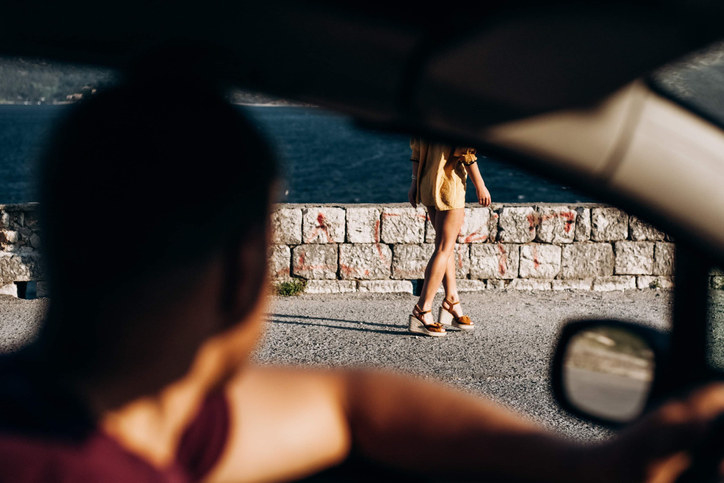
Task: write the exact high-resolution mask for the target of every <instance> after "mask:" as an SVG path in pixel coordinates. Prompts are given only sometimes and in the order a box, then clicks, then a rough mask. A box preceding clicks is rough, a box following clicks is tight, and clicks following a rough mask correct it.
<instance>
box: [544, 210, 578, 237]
mask: <svg viewBox="0 0 724 483" xmlns="http://www.w3.org/2000/svg"><path fill="white" fill-rule="evenodd" d="M537 212H538V220H539V224H538V228H537V230H536V237H535V239H536V240H537V241H540V242H543V243H555V244H561V243H573V240H574V239H575V236H576V216H577V213H576V212H575V211H574V210H571V209H570V208H568V207H567V206H540V207H538V209H537Z"/></svg>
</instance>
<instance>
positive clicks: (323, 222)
mask: <svg viewBox="0 0 724 483" xmlns="http://www.w3.org/2000/svg"><path fill="white" fill-rule="evenodd" d="M320 232H321V233H322V234H323V235H324V236H325V238H326V239H327V243H333V242H334V240H333V239H332V236H331V235H330V234H329V225H328V224H327V219H326V218H325V217H324V214H322V213H318V214H317V226H316V227H314V230H312V233H311V234H310V235H309V236H308V237H307V243H310V242H312V241H313V240H314V239H315V238H317V237H318V236H319V233H320Z"/></svg>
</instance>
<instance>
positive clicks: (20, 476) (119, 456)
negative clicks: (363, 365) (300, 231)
mask: <svg viewBox="0 0 724 483" xmlns="http://www.w3.org/2000/svg"><path fill="white" fill-rule="evenodd" d="M139 78H140V79H142V80H139V81H134V80H133V78H132V77H131V79H130V80H128V81H126V82H125V83H124V84H122V85H121V86H120V87H116V88H113V89H109V90H108V91H106V92H103V93H100V94H98V95H97V96H96V97H95V98H92V99H91V100H89V101H87V102H83V103H82V104H81V105H79V106H77V107H74V108H73V111H72V114H71V115H70V117H69V118H68V119H67V121H66V122H65V123H64V124H63V126H62V127H61V128H60V129H59V130H58V131H57V133H56V136H55V143H54V144H53V146H52V149H51V150H50V152H49V153H48V155H47V162H46V165H45V167H44V172H43V181H42V193H43V194H42V197H41V202H42V204H41V205H40V210H41V221H42V223H43V229H44V232H43V234H44V240H43V241H44V245H45V247H44V248H45V256H46V260H47V264H48V266H47V268H48V274H49V282H50V284H51V285H50V288H51V293H52V298H51V300H50V305H49V309H48V313H47V320H46V322H45V324H44V326H43V328H42V330H41V332H40V334H39V336H38V337H37V339H36V340H35V341H34V343H33V344H32V345H31V346H29V347H28V348H26V349H25V350H23V351H21V352H20V353H17V354H14V355H9V356H5V357H4V358H3V360H2V364H1V365H0V404H1V407H2V411H0V419H1V420H2V430H1V431H0V480H1V481H13V482H26V481H104V482H113V481H124V482H128V481H134V482H140V481H174V482H180V481H188V480H198V479H205V480H207V481H235V480H286V479H294V478H300V477H303V476H306V475H310V474H313V473H315V472H318V471H320V470H323V469H325V468H329V467H333V466H334V465H337V464H339V463H342V462H344V461H346V460H348V461H356V462H362V463H363V465H362V466H361V467H370V466H371V465H373V464H374V465H377V466H378V467H382V468H389V469H390V470H399V471H402V472H405V473H408V472H409V473H411V474H423V475H425V476H434V475H440V476H442V477H444V478H446V479H456V478H461V479H489V478H494V479H502V480H505V481H516V480H535V481H557V482H562V481H574V482H580V481H638V480H648V481H671V479H672V478H673V477H674V476H675V475H676V474H677V473H679V472H680V471H681V470H682V469H683V468H684V467H686V464H687V458H688V456H687V454H688V453H687V450H689V449H691V448H695V447H696V445H697V443H699V442H700V441H701V440H702V438H704V437H705V436H706V432H707V424H708V423H709V422H710V421H712V420H713V418H715V417H716V416H717V415H719V414H720V413H721V412H722V411H724V388H722V386H721V385H711V386H708V387H706V388H703V389H700V390H698V391H697V392H695V393H693V395H690V396H688V397H686V398H685V399H682V400H680V401H676V402H672V403H669V404H668V405H666V406H664V407H662V408H660V409H659V410H657V411H656V412H654V413H652V414H651V415H649V416H647V417H646V418H644V419H643V420H642V421H640V422H639V423H637V424H635V425H633V426H631V427H630V429H628V430H626V431H625V432H623V433H622V434H620V435H618V436H617V437H615V438H613V439H611V440H609V441H606V442H601V443H598V444H595V445H591V446H582V445H579V444H577V443H575V442H572V441H569V440H567V439H565V438H563V437H561V436H559V435H557V434H555V433H553V432H551V431H549V430H547V429H544V428H542V427H540V426H539V425H537V424H535V423H533V422H530V421H529V420H527V419H525V418H523V417H522V416H521V415H518V414H515V413H513V412H511V411H509V410H507V409H504V408H502V407H500V406H498V405H496V404H494V403H492V402H490V401H488V400H485V399H483V398H480V397H474V396H472V395H469V394H466V393H463V392H460V391H458V390H455V389H452V388H450V387H446V386H445V385H443V384H442V383H433V382H425V381H422V380H418V379H415V378H413V377H409V376H402V375H397V374H394V373H389V372H384V371H379V372H378V371H373V370H312V369H304V368H299V367H270V366H258V365H255V364H254V363H253V362H251V361H250V360H249V359H250V354H251V353H252V351H253V349H254V347H255V345H256V344H257V342H258V341H259V338H260V335H261V333H262V331H263V326H264V319H265V310H266V307H267V301H268V297H267V293H266V287H267V286H268V283H267V279H266V276H267V273H266V263H265V261H266V253H267V252H266V250H267V244H268V238H269V225H268V218H269V209H270V200H272V199H273V196H274V181H275V168H274V164H273V161H272V156H271V155H270V153H269V151H268V150H267V148H266V146H265V145H264V144H263V143H262V141H260V138H259V136H258V135H257V134H256V133H255V132H254V130H253V129H252V128H251V127H250V126H249V125H248V124H247V122H246V121H245V120H244V119H243V118H242V117H241V115H240V113H239V112H238V110H237V109H235V108H233V107H232V106H230V105H229V104H227V103H226V101H225V99H224V97H223V96H221V95H219V94H217V93H216V92H215V91H214V90H213V89H211V88H209V87H208V86H206V85H205V84H204V82H201V81H199V82H196V81H193V80H190V79H187V80H183V79H182V77H181V76H178V75H177V76H174V75H171V74H169V75H168V76H165V77H163V76H162V77H159V78H153V77H152V76H151V75H150V74H146V75H145V76H141V77H139ZM156 87H158V89H156ZM359 467H360V466H358V468H359Z"/></svg>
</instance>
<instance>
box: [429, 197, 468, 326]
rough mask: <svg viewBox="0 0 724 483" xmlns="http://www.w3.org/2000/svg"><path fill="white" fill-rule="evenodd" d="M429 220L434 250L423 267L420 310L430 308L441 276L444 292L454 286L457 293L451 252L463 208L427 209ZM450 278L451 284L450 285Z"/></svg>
mask: <svg viewBox="0 0 724 483" xmlns="http://www.w3.org/2000/svg"><path fill="white" fill-rule="evenodd" d="M429 212H430V221H431V222H432V224H433V227H434V228H435V251H434V252H433V254H432V257H431V258H430V261H429V262H428V263H427V267H426V269H425V281H424V283H423V284H422V291H421V293H420V299H419V300H418V302H417V305H418V307H420V308H421V309H422V310H430V309H431V308H432V301H433V299H434V298H435V293H436V292H437V289H438V288H439V287H440V284H441V283H442V281H443V278H447V279H448V280H447V281H446V292H447V290H448V289H451V288H453V287H454V293H455V294H457V287H456V285H455V262H454V258H453V253H454V252H455V242H456V241H457V238H458V234H459V233H460V228H462V226H463V219H464V217H465V210H464V209H462V208H460V209H455V210H449V211H435V210H433V209H430V210H429ZM451 280H452V285H451ZM427 317H430V316H429V315H427V316H426V319H425V321H426V322H427V323H431V322H432V317H430V319H427Z"/></svg>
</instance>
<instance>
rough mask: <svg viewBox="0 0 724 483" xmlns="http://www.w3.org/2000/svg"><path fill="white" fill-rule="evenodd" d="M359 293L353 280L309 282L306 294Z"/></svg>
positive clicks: (305, 290)
mask: <svg viewBox="0 0 724 483" xmlns="http://www.w3.org/2000/svg"><path fill="white" fill-rule="evenodd" d="M356 291H357V282H355V281H353V280H308V281H307V286H306V287H304V293H349V292H356Z"/></svg>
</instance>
